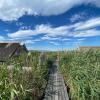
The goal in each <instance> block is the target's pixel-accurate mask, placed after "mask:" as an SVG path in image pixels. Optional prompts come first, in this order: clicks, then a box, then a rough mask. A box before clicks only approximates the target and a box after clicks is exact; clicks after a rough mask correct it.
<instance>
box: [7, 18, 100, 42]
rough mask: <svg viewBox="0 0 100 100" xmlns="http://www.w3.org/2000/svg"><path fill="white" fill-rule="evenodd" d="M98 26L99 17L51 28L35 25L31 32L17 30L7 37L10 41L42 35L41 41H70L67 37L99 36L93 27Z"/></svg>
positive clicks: (99, 24) (99, 22)
mask: <svg viewBox="0 0 100 100" xmlns="http://www.w3.org/2000/svg"><path fill="white" fill-rule="evenodd" d="M97 26H100V17H98V18H92V19H90V20H87V21H85V22H78V23H75V24H72V25H69V26H68V25H65V26H58V27H53V26H51V25H43V24H41V25H37V26H36V27H35V28H34V29H33V30H30V29H28V30H19V31H17V32H14V33H9V34H8V37H9V38H12V39H18V38H22V39H24V38H28V37H31V36H35V35H39V34H43V36H42V37H41V40H62V41H67V40H70V38H69V37H89V36H100V30H97V29H95V27H97ZM62 37H63V38H62Z"/></svg>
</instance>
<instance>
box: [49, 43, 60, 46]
mask: <svg viewBox="0 0 100 100" xmlns="http://www.w3.org/2000/svg"><path fill="white" fill-rule="evenodd" d="M49 43H50V44H53V45H55V46H59V45H60V44H59V43H57V42H49Z"/></svg>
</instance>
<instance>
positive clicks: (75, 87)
mask: <svg viewBox="0 0 100 100" xmlns="http://www.w3.org/2000/svg"><path fill="white" fill-rule="evenodd" d="M60 70H61V72H62V74H63V76H64V80H65V83H66V86H68V87H69V88H70V92H69V95H70V98H71V100H100V50H92V49H91V50H84V51H83V50H82V51H68V52H65V53H63V54H62V58H61V62H60Z"/></svg>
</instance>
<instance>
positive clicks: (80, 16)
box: [70, 12, 86, 22]
mask: <svg viewBox="0 0 100 100" xmlns="http://www.w3.org/2000/svg"><path fill="white" fill-rule="evenodd" d="M85 17H86V13H85V12H81V13H77V14H75V15H72V17H71V18H70V21H71V22H75V21H78V20H82V19H84V18H85Z"/></svg>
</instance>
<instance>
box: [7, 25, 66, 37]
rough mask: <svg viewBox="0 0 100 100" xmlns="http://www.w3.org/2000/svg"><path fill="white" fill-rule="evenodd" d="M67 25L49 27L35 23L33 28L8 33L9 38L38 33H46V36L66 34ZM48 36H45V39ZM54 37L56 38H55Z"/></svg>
mask: <svg viewBox="0 0 100 100" xmlns="http://www.w3.org/2000/svg"><path fill="white" fill-rule="evenodd" d="M67 29H68V27H67V26H60V27H51V26H50V25H37V26H36V27H35V29H34V30H19V31H17V32H15V33H10V34H8V36H9V37H10V38H17V37H27V36H34V35H39V34H47V35H48V36H51V37H55V36H65V35H68V31H67ZM47 38H48V37H45V39H47ZM55 39H56V38H55Z"/></svg>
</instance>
